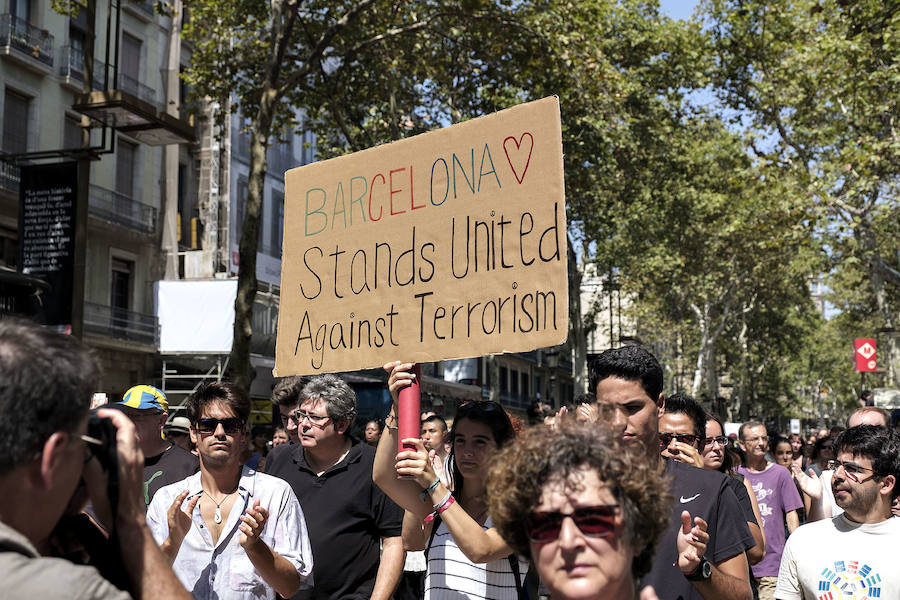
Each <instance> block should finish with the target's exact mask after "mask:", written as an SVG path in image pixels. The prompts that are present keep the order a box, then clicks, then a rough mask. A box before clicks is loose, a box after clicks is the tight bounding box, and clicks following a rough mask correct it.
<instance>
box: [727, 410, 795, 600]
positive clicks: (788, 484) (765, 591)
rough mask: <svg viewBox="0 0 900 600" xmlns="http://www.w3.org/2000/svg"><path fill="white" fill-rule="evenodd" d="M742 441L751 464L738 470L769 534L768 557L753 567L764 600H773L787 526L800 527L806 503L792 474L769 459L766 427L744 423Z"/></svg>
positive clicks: (747, 460) (753, 422)
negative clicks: (745, 479)
mask: <svg viewBox="0 0 900 600" xmlns="http://www.w3.org/2000/svg"><path fill="white" fill-rule="evenodd" d="M738 437H739V438H740V445H741V449H742V450H743V451H744V454H745V456H746V459H745V460H746V463H747V464H746V465H745V466H741V467H738V473H740V474H741V475H743V476H744V477H746V478H747V479H748V480H749V481H750V485H751V486H752V487H753V492H754V493H755V494H756V500H757V502H759V512H760V515H761V516H762V520H763V522H762V526H763V531H764V532H765V534H766V555H765V556H764V557H763V559H762V560H761V561H759V562H758V563H756V564H755V565H753V575H754V576H755V577H756V579H757V581H758V582H759V598H760V600H771V599H772V598H774V593H775V582H776V580H777V578H778V564H779V563H780V562H781V553H782V551H783V550H784V543H785V535H784V528H785V524H787V529H788V532H790V533H793V532H794V530H795V529H797V527H799V526H800V517H799V515H798V514H797V509H799V508H801V507H802V506H803V500H802V499H801V498H800V493H799V492H798V491H797V487H796V486H795V485H794V482H793V480H792V479H791V474H790V472H789V471H788V470H787V469H786V468H785V467H783V466H781V465H777V464H775V463H773V462H770V461H769V460H768V459H767V458H766V452H767V451H768V449H769V436H768V434H767V433H766V427H765V426H764V425H763V424H762V423H757V422H755V421H750V422H747V423H744V424H743V425H741V427H740V429H739V430H738Z"/></svg>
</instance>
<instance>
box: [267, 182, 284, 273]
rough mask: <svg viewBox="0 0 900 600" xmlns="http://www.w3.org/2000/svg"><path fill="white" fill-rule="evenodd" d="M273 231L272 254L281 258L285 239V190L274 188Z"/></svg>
mask: <svg viewBox="0 0 900 600" xmlns="http://www.w3.org/2000/svg"><path fill="white" fill-rule="evenodd" d="M271 232H272V235H271V239H270V244H271V246H272V248H271V251H272V256H275V257H278V258H281V244H282V242H283V241H284V192H279V191H276V190H272V229H271Z"/></svg>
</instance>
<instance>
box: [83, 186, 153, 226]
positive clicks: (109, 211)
mask: <svg viewBox="0 0 900 600" xmlns="http://www.w3.org/2000/svg"><path fill="white" fill-rule="evenodd" d="M88 213H89V214H91V215H93V216H95V217H97V218H99V219H103V220H104V221H111V222H113V223H118V224H119V225H124V226H125V227H129V228H131V229H135V230H137V231H140V232H143V233H154V232H155V231H156V208H154V207H152V206H148V205H146V204H142V203H141V202H138V201H136V200H132V199H131V198H129V197H128V196H126V195H124V194H120V193H118V192H114V191H112V190H107V189H105V188H102V187H100V186H97V185H91V195H90V202H89V208H88Z"/></svg>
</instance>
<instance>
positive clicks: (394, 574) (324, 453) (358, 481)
mask: <svg viewBox="0 0 900 600" xmlns="http://www.w3.org/2000/svg"><path fill="white" fill-rule="evenodd" d="M292 379H293V378H292ZM296 383H297V382H296V381H293V382H291V383H287V384H284V385H283V386H282V384H278V386H276V390H284V391H285V392H288V391H289V392H290V393H284V394H281V395H279V400H278V402H277V404H278V406H279V410H280V411H281V414H282V416H284V415H285V412H286V411H287V410H289V409H290V407H291V406H293V407H294V411H293V413H292V414H291V415H290V416H291V419H290V420H292V421H293V422H296V423H297V425H298V429H297V432H298V433H297V437H298V439H299V443H297V444H292V445H287V444H283V445H281V446H279V447H277V448H274V449H272V451H271V452H270V453H269V455H268V457H267V462H266V472H267V473H269V474H270V475H274V476H276V477H280V478H282V479H284V480H285V481H287V482H288V484H290V486H291V488H292V489H293V490H294V493H295V494H296V495H297V499H299V500H300V505H301V506H302V507H303V510H304V512H305V513H306V514H307V515H310V517H311V518H310V521H309V539H310V543H311V545H312V551H313V556H314V557H315V566H314V568H313V580H314V588H313V589H311V590H301V591H300V592H299V593H298V594H297V595H296V596H295V598H297V599H304V600H305V599H310V598H316V599H318V598H322V599H325V598H327V599H329V600H331V599H335V600H339V599H351V598H352V599H362V598H367V599H368V598H373V599H375V600H388V599H389V598H390V597H391V594H392V593H393V591H394V588H395V587H396V586H397V582H398V581H399V580H400V576H401V574H402V572H403V562H404V558H405V554H404V551H403V542H402V540H401V537H400V534H401V526H402V523H403V511H402V510H401V509H400V507H399V506H397V505H396V504H395V503H394V502H393V501H392V500H391V499H390V498H388V497H387V496H386V495H385V494H384V492H382V491H381V488H379V487H378V486H376V485H375V484H374V483H373V482H372V466H373V463H374V461H375V449H374V448H372V447H371V446H369V445H367V444H365V443H360V440H358V439H356V438H354V437H352V436H351V435H350V430H351V427H352V425H353V420H354V419H355V418H356V394H355V393H354V392H353V390H352V389H351V388H350V386H348V385H347V384H346V383H345V382H344V381H343V380H342V379H341V378H339V377H337V376H335V375H321V376H318V377H313V378H310V379H308V380H306V382H305V384H304V385H303V386H299V385H296Z"/></svg>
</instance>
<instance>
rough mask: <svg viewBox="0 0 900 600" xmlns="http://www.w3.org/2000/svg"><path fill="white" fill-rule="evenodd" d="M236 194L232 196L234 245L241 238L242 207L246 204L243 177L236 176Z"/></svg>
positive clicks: (242, 224) (242, 225)
mask: <svg viewBox="0 0 900 600" xmlns="http://www.w3.org/2000/svg"><path fill="white" fill-rule="evenodd" d="M235 192H236V194H235V197H234V212H233V213H232V215H233V216H234V223H233V226H232V231H234V240H235V243H236V244H235V245H238V244H240V240H241V230H242V229H243V227H244V208H245V207H246V206H247V180H246V179H244V178H243V177H238V180H237V189H236V190H235Z"/></svg>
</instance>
